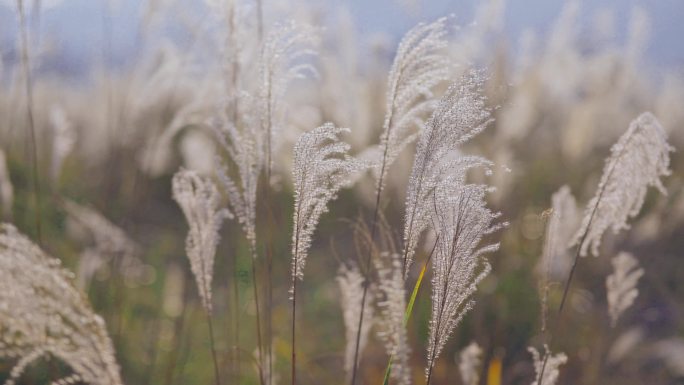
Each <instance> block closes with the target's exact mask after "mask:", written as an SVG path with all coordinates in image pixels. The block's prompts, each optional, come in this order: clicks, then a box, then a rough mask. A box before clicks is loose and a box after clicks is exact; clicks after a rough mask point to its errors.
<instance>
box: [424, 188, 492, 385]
mask: <svg viewBox="0 0 684 385" xmlns="http://www.w3.org/2000/svg"><path fill="white" fill-rule="evenodd" d="M490 190H491V189H490V188H489V187H488V186H486V185H475V184H467V185H464V184H456V185H454V184H451V183H449V181H446V182H444V183H441V184H440V185H439V186H438V187H437V189H436V191H435V193H434V200H433V207H434V210H435V211H434V214H433V215H434V217H433V218H434V219H433V220H434V221H435V224H434V226H435V229H436V232H437V236H438V239H437V244H436V247H435V251H434V253H435V254H434V255H433V257H432V297H431V298H432V314H431V317H430V334H429V345H428V356H427V357H428V366H427V368H426V375H427V377H429V376H430V374H431V370H432V368H433V366H434V363H435V361H436V360H437V359H438V358H439V355H440V353H441V352H442V348H443V347H444V345H445V344H446V342H447V340H448V339H449V336H450V335H451V333H452V332H453V330H454V328H455V327H456V326H457V325H458V324H459V323H460V321H461V319H463V317H464V316H465V315H466V313H467V312H468V311H469V310H470V309H471V308H472V307H473V304H474V301H473V300H472V299H471V297H472V295H473V294H474V293H475V291H476V290H477V285H478V284H479V283H480V282H481V281H482V280H483V279H484V278H485V277H486V276H487V275H488V274H489V272H490V271H491V266H490V265H489V263H488V262H487V260H486V259H485V258H484V255H485V254H487V253H490V252H493V251H496V250H497V249H498V247H499V244H498V243H494V244H488V245H484V246H481V245H480V242H481V241H482V238H483V237H484V236H486V235H488V234H491V233H492V232H494V231H496V230H498V229H500V228H501V227H502V226H504V225H505V224H495V223H494V220H495V219H496V218H497V217H498V213H494V212H492V211H491V210H490V209H489V208H487V205H486V202H485V195H486V193H487V192H488V191H490Z"/></svg>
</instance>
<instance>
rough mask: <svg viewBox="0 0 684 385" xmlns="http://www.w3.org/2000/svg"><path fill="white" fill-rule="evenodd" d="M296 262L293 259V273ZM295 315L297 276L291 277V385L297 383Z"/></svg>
mask: <svg viewBox="0 0 684 385" xmlns="http://www.w3.org/2000/svg"><path fill="white" fill-rule="evenodd" d="M296 268H297V260H296V259H295V271H296ZM296 313H297V275H296V274H293V275H292V385H295V384H296V383H297V351H296V349H295V347H296V344H295V342H296V338H295V337H296V335H295V314H296Z"/></svg>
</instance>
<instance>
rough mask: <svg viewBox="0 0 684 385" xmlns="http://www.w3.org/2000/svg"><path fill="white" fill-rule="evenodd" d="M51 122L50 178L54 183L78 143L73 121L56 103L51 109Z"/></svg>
mask: <svg viewBox="0 0 684 385" xmlns="http://www.w3.org/2000/svg"><path fill="white" fill-rule="evenodd" d="M50 124H51V126H52V130H53V137H52V163H51V164H50V178H51V179H52V181H53V183H54V182H55V181H57V179H58V178H59V175H60V172H61V171H62V164H63V163H64V159H66V157H67V156H69V154H70V153H71V151H72V150H73V149H74V146H75V145H76V139H77V137H76V130H75V129H74V126H73V123H72V122H71V121H70V120H69V118H68V117H67V114H66V112H65V111H64V109H63V108H62V107H61V106H59V105H54V106H52V108H51V109H50Z"/></svg>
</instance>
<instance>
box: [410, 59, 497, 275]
mask: <svg viewBox="0 0 684 385" xmlns="http://www.w3.org/2000/svg"><path fill="white" fill-rule="evenodd" d="M482 84H483V78H482V76H481V75H480V73H478V72H477V71H471V72H469V73H468V74H466V75H465V76H463V77H462V78H461V80H460V81H459V82H457V83H455V84H453V85H452V86H451V87H449V89H448V90H447V92H446V94H445V95H444V96H443V97H442V100H441V101H440V103H439V105H438V106H437V108H436V109H435V111H434V113H433V114H432V116H431V117H430V119H429V120H428V122H427V124H426V126H425V129H424V130H423V131H422V133H421V136H420V140H419V141H418V147H417V149H416V157H415V159H414V162H413V168H412V170H411V177H410V179H409V184H408V188H407V192H406V215H405V217H404V252H403V254H404V257H403V258H404V261H403V263H404V273H405V274H408V271H409V268H410V266H411V263H412V261H413V255H414V253H415V249H416V247H417V246H418V241H419V239H420V236H421V234H422V233H423V232H424V231H425V230H426V229H427V227H428V225H429V224H430V213H431V211H432V203H431V202H432V199H431V196H432V194H433V191H434V190H435V188H436V186H437V185H438V184H439V183H440V182H441V181H443V180H445V179H447V178H453V179H454V180H460V179H462V178H464V177H465V172H466V170H468V169H470V168H473V167H477V166H485V167H487V166H489V165H491V162H490V161H488V160H487V159H483V158H480V157H462V156H455V155H456V153H457V151H458V148H459V146H460V145H461V144H463V143H465V142H466V141H468V140H469V139H471V138H472V137H474V136H475V135H477V134H478V133H480V132H481V131H482V130H483V129H484V128H485V127H486V126H487V124H488V123H489V122H490V121H491V112H490V110H489V109H488V108H487V107H486V106H485V97H484V96H483V95H482V93H481V91H482ZM488 172H489V171H488Z"/></svg>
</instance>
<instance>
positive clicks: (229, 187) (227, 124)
mask: <svg viewBox="0 0 684 385" xmlns="http://www.w3.org/2000/svg"><path fill="white" fill-rule="evenodd" d="M243 123H245V122H244V121H243ZM213 127H214V131H215V133H216V137H217V138H218V142H219V143H220V145H221V148H223V150H224V151H225V152H226V153H227V154H228V156H229V157H230V159H231V161H232V162H233V164H234V165H235V169H236V172H234V173H231V172H230V171H229V169H228V167H227V166H226V164H225V163H224V162H223V160H222V159H221V158H220V157H218V156H217V157H216V159H217V162H216V163H217V167H216V174H217V176H218V180H219V181H220V183H221V186H222V187H223V191H225V193H226V195H227V196H228V205H229V207H230V210H231V211H232V212H233V213H234V215H235V217H236V218H237V220H238V222H239V223H240V225H241V226H242V229H243V231H244V232H245V236H246V237H247V240H248V241H249V242H250V246H251V247H252V250H255V249H256V204H257V187H258V183H259V175H260V173H261V169H262V167H263V158H264V156H263V154H264V152H263V148H262V141H261V140H260V138H259V136H257V135H254V134H253V133H252V132H250V131H249V130H247V129H241V128H240V127H245V126H236V125H235V124H234V123H233V122H231V121H228V120H226V121H222V122H221V123H219V121H216V123H215V124H214V125H213ZM252 254H253V255H252V257H255V256H256V255H254V253H252Z"/></svg>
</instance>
